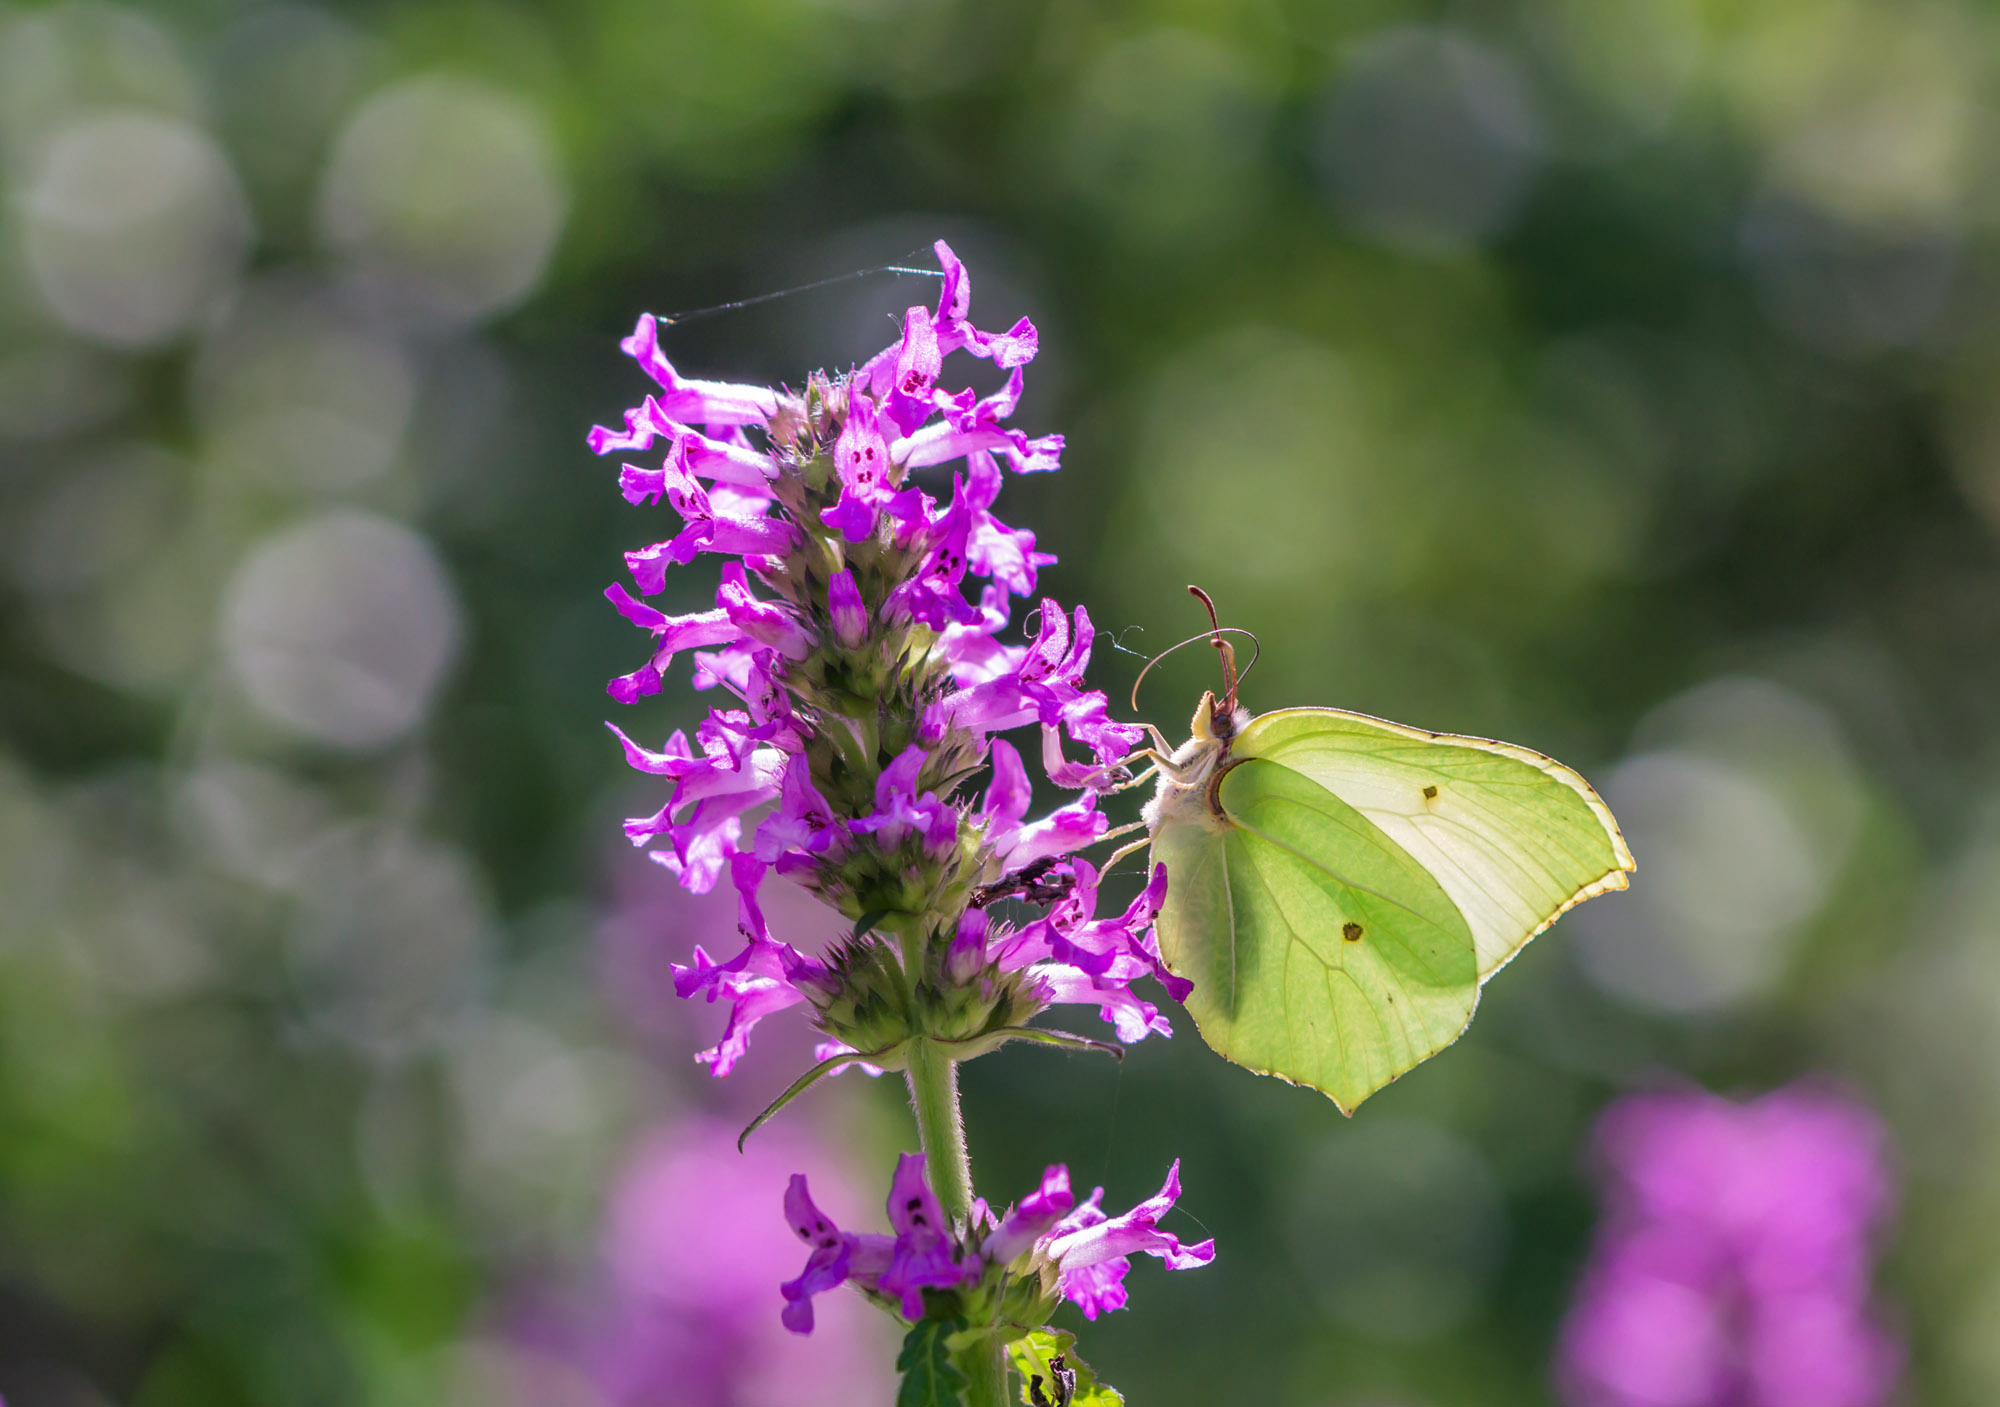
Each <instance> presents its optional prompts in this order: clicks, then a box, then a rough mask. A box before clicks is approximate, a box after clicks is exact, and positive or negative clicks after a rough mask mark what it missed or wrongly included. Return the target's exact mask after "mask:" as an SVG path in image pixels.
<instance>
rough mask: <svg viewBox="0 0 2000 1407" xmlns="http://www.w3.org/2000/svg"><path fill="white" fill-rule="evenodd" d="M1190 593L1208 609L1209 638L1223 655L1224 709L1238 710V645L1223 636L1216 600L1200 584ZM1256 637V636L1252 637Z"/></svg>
mask: <svg viewBox="0 0 2000 1407" xmlns="http://www.w3.org/2000/svg"><path fill="white" fill-rule="evenodd" d="M1188 594H1189V595H1190V596H1192V597H1194V598H1195V599H1196V600H1198V601H1200V602H1201V604H1202V605H1203V606H1204V607H1205V608H1206V609H1207V611H1208V638H1209V642H1210V643H1211V644H1213V645H1214V646H1215V652H1216V653H1217V654H1218V655H1221V656H1222V683H1223V691H1222V711H1223V712H1224V713H1234V712H1236V686H1237V684H1238V683H1239V682H1241V681H1240V680H1238V679H1237V677H1236V647H1235V646H1234V645H1232V644H1230V643H1229V642H1228V641H1227V640H1225V639H1223V638H1222V624H1221V622H1219V621H1218V620H1216V618H1215V602H1214V601H1212V600H1210V599H1209V595H1208V593H1207V592H1206V591H1203V590H1202V589H1201V588H1200V587H1199V586H1190V587H1189V588H1188ZM1252 638H1253V639H1254V638H1255V637H1254V636H1253V637H1252Z"/></svg>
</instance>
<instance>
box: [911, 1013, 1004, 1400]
mask: <svg viewBox="0 0 2000 1407" xmlns="http://www.w3.org/2000/svg"><path fill="white" fill-rule="evenodd" d="M909 1052H910V1053H909V1066H908V1073H909V1080H910V1104H911V1106H912V1107H914V1108H915V1110H916V1111H917V1137H918V1139H919V1140H920V1141H921V1142H922V1144H923V1150H924V1162H925V1165H926V1166H927V1167H928V1168H929V1169H930V1175H931V1185H932V1188H933V1189H934V1190H935V1191H936V1192H937V1195H938V1201H939V1202H941V1203H943V1204H944V1214H945V1215H946V1216H948V1217H950V1218H951V1220H952V1221H954V1222H956V1223H958V1224H959V1225H960V1226H963V1225H964V1224H965V1223H966V1221H967V1220H968V1219H969V1218H970V1217H971V1215H972V1158H971V1155H970V1154H969V1153H968V1152H967V1150H966V1146H965V1120H964V1119H962V1118H961V1117H960V1116H959V1112H958V1062H957V1061H955V1060H953V1059H952V1058H951V1057H950V1056H949V1055H947V1054H945V1052H944V1050H943V1049H942V1048H941V1047H940V1046H938V1045H937V1044H936V1043H935V1042H933V1041H930V1040H928V1039H925V1038H923V1037H921V1036H920V1037H918V1038H917V1039H915V1040H912V1041H911V1042H910V1045H909ZM1005 1353H1006V1349H1005V1347H1004V1346H1003V1345H1002V1344H1001V1342H1000V1339H999V1337H998V1336H997V1335H994V1336H991V1337H988V1338H984V1339H981V1340H979V1341H978V1342H977V1343H976V1344H974V1345H973V1346H972V1347H970V1348H968V1349H967V1350H966V1351H965V1352H964V1353H962V1354H960V1355H958V1366H959V1367H960V1369H962V1370H963V1371H964V1373H965V1376H966V1386H965V1407H1007V1363H1006V1359H1005Z"/></svg>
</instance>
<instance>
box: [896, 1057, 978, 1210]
mask: <svg viewBox="0 0 2000 1407" xmlns="http://www.w3.org/2000/svg"><path fill="white" fill-rule="evenodd" d="M909 1061H910V1063H909V1075H910V1103H911V1104H912V1105H913V1106H915V1108H916V1111H917V1137H918V1138H919V1139H920V1140H922V1142H923V1147H924V1163H925V1166H926V1167H927V1168H928V1169H929V1170H930V1175H931V1186H932V1188H933V1189H934V1190H935V1191H936V1192H937V1195H938V1200H939V1201H940V1202H942V1203H944V1214H945V1215H946V1216H948V1217H950V1218H951V1219H952V1220H953V1221H955V1222H959V1223H963V1222H964V1221H965V1219H966V1218H967V1217H968V1216H970V1215H971V1214H972V1158H971V1156H970V1155H969V1154H968V1153H967V1152H966V1148H965V1121H964V1120H963V1119H961V1118H960V1117H959V1113H958V1062H957V1061H955V1060H953V1059H952V1058H951V1057H950V1056H949V1055H947V1054H945V1052H944V1051H943V1050H942V1049H941V1048H940V1047H939V1046H938V1044H937V1042H935V1041H932V1040H928V1039H925V1038H923V1037H918V1038H917V1039H916V1040H913V1041H911V1042H910V1053H909Z"/></svg>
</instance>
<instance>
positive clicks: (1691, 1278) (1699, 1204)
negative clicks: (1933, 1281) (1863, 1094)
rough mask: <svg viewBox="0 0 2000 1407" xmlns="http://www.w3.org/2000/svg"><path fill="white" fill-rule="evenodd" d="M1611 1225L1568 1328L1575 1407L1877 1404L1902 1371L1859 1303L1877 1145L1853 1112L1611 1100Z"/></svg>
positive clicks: (1569, 1382)
mask: <svg viewBox="0 0 2000 1407" xmlns="http://www.w3.org/2000/svg"><path fill="white" fill-rule="evenodd" d="M1597 1141H1598V1149H1599V1152H1600V1155H1601V1157H1602V1159H1603V1164H1604V1179H1605V1215H1604V1222H1603V1226H1602V1228H1601V1229H1600V1231H1599V1235H1598V1242H1597V1246H1596V1249H1595V1250H1594V1252H1593V1254H1592V1258H1591V1262H1590V1264H1589V1266H1588V1268H1587V1269H1586V1270H1585V1272H1584V1277H1583V1281H1582V1285H1581V1287H1580V1289H1579V1291H1578V1296H1577V1302H1576V1305H1575V1307H1574V1308H1573V1309H1572V1310H1571V1312H1570V1316H1569V1319H1568V1321H1567V1323H1566V1324H1565V1325H1564V1328H1563V1334H1562V1343H1561V1361H1560V1366H1559V1370H1558V1378H1559V1382H1560V1384H1561V1387H1562V1393H1563V1397H1564V1399H1565V1400H1566V1401H1568V1402H1569V1403H1571V1404H1573V1407H1876V1404H1880V1403H1882V1402H1884V1401H1886V1400H1887V1398H1888V1396H1889V1394H1890V1393H1891V1391H1892V1390H1893V1389H1894V1387H1895V1384H1896V1380H1897V1378H1898V1376H1899V1374H1900V1371H1901V1366H1902V1355H1901V1351H1900V1348H1899V1347H1898V1345H1897V1342H1896V1340H1895V1338H1894V1337H1893V1336H1892V1335H1891V1334H1889V1333H1888V1332H1887V1331H1886V1330H1885V1329H1884V1328H1883V1326H1882V1323H1881V1320H1880V1318H1879V1316H1878V1314H1877V1313H1876V1311H1875V1309H1874V1308H1873V1306H1872V1305H1871V1303H1870V1295H1869V1281H1870V1273H1871V1268H1872V1262H1873V1246H1872V1240H1873V1234H1874V1233H1875V1231H1876V1230H1877V1229H1878V1228H1879V1227H1880V1226H1881V1224H1882V1222H1883V1221H1884V1219H1885V1218H1886V1217H1887V1215H1888V1213H1889V1210H1890V1205H1891V1200H1892V1197H1891V1186H1890V1177H1889V1173H1888V1169H1887V1149H1886V1144H1887V1139H1886V1135H1885V1133H1884V1131H1883V1129H1882V1126H1881V1124H1880V1123H1879V1122H1878V1121H1877V1120H1876V1119H1875V1117H1874V1116H1873V1115H1872V1114H1871V1113H1869V1111H1868V1110H1866V1109H1865V1108H1863V1107H1861V1106H1860V1105H1858V1104H1856V1103H1854V1102H1853V1101H1851V1100H1848V1099H1845V1098H1842V1097H1840V1096H1837V1095H1834V1094H1831V1093H1827V1092H1824V1091H1820V1090H1814V1089H1808V1088H1804V1087H1794V1088H1791V1089H1785V1090H1780V1091H1778V1092H1777V1093H1775V1094H1770V1095H1767V1096H1765V1097H1764V1098H1762V1099H1757V1100H1753V1101H1750V1102H1748V1103H1745V1104H1735V1103H1731V1102H1729V1101H1727V1100H1723V1099H1719V1098H1716V1097H1715V1096H1712V1095H1708V1094H1703V1093H1675V1094H1655V1095H1640V1096H1635V1097H1632V1098H1629V1099H1625V1100H1622V1101H1620V1102H1619V1103H1617V1104H1615V1105H1613V1106H1612V1107H1611V1109H1610V1110H1609V1111H1607V1112H1606V1114H1605V1115H1604V1118H1603V1120H1602V1122H1601V1123H1600V1124H1599V1127H1598V1139H1597Z"/></svg>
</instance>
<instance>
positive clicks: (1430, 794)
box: [1424, 787, 1438, 801]
mask: <svg viewBox="0 0 2000 1407" xmlns="http://www.w3.org/2000/svg"><path fill="white" fill-rule="evenodd" d="M1437 799H1438V789H1437V788H1436V787H1425V788H1424V800H1426V801H1436V800H1437Z"/></svg>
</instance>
